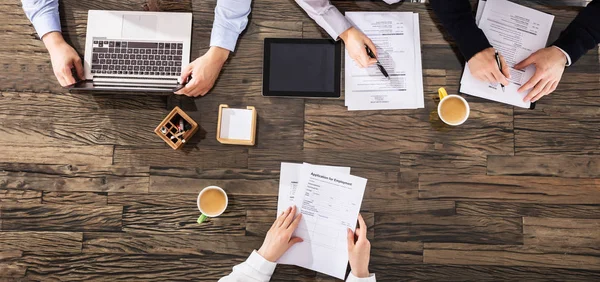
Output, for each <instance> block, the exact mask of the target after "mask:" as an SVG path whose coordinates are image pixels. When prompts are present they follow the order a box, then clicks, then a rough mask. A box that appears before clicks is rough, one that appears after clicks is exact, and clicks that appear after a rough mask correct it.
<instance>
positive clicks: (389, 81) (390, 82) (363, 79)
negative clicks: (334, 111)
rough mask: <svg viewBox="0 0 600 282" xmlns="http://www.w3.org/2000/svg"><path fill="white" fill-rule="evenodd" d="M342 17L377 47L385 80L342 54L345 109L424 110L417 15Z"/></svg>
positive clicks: (372, 68)
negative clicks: (343, 59)
mask: <svg viewBox="0 0 600 282" xmlns="http://www.w3.org/2000/svg"><path fill="white" fill-rule="evenodd" d="M346 18H347V19H348V20H349V21H350V22H351V23H352V24H353V26H354V27H355V28H357V29H359V30H361V31H362V32H363V33H364V34H365V35H367V36H368V37H369V38H370V39H371V40H372V41H373V43H374V44H375V46H376V47H377V59H378V60H379V62H380V63H381V64H382V65H383V67H384V69H385V70H386V71H387V73H388V74H389V78H386V77H385V76H384V75H383V74H382V72H381V71H380V70H379V68H378V67H377V66H375V65H372V66H370V67H368V68H361V67H359V66H358V65H357V64H356V62H354V61H353V60H352V58H350V56H349V55H348V52H347V51H346V56H345V60H346V62H345V80H346V84H345V96H346V106H347V107H348V110H350V111H354V110H393V109H419V108H423V107H424V103H425V101H424V98H423V70H422V62H421V36H420V33H419V14H417V13H411V12H347V13H346Z"/></svg>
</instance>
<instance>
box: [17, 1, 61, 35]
mask: <svg viewBox="0 0 600 282" xmlns="http://www.w3.org/2000/svg"><path fill="white" fill-rule="evenodd" d="M21 3H22V4H23V11H25V15H27V18H29V20H30V21H31V23H32V24H33V27H34V28H35V31H37V33H38V35H39V36H40V38H42V37H43V36H44V35H45V34H46V33H49V32H52V31H59V32H60V31H61V29H60V15H59V13H58V0H21Z"/></svg>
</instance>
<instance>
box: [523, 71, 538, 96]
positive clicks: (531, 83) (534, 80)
mask: <svg viewBox="0 0 600 282" xmlns="http://www.w3.org/2000/svg"><path fill="white" fill-rule="evenodd" d="M540 80H542V77H541V76H540V74H539V73H537V72H536V73H535V75H533V77H531V79H529V81H527V82H526V83H525V84H523V86H521V87H520V88H519V90H517V91H518V92H523V91H526V90H527V89H531V88H533V87H534V86H536V85H537V84H538V82H540Z"/></svg>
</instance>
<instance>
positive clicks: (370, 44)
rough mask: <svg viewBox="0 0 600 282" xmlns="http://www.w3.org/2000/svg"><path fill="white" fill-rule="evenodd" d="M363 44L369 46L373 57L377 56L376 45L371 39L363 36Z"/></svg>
mask: <svg viewBox="0 0 600 282" xmlns="http://www.w3.org/2000/svg"><path fill="white" fill-rule="evenodd" d="M365 44H366V45H367V46H368V47H369V49H371V52H373V55H375V58H377V47H375V44H373V41H371V39H370V38H368V37H367V38H365Z"/></svg>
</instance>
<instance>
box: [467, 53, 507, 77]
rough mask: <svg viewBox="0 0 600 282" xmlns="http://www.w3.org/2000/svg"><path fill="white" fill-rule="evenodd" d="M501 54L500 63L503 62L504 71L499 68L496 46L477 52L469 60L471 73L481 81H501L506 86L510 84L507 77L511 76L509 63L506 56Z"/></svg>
mask: <svg viewBox="0 0 600 282" xmlns="http://www.w3.org/2000/svg"><path fill="white" fill-rule="evenodd" d="M499 56H500V63H501V64H502V72H501V71H500V70H499V69H498V63H497V62H496V50H494V48H492V47H490V48H487V49H484V50H483V51H480V52H479V53H477V54H475V56H473V57H472V58H471V59H470V60H469V62H468V63H469V69H470V70H471V75H473V76H474V77H475V78H477V79H479V80H481V81H486V82H489V83H500V84H502V85H504V86H506V85H508V83H509V82H508V80H507V78H510V73H509V71H508V65H507V64H506V60H504V57H503V56H502V55H500V54H499Z"/></svg>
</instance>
